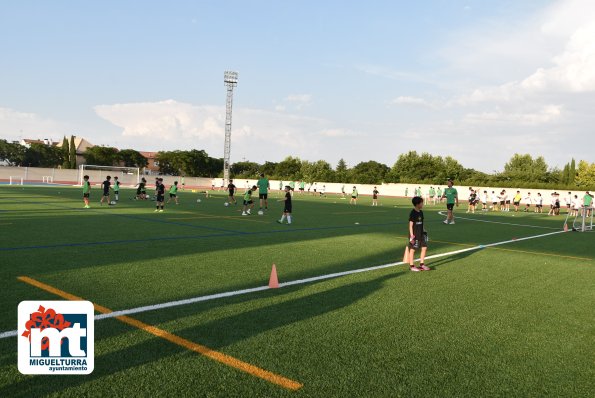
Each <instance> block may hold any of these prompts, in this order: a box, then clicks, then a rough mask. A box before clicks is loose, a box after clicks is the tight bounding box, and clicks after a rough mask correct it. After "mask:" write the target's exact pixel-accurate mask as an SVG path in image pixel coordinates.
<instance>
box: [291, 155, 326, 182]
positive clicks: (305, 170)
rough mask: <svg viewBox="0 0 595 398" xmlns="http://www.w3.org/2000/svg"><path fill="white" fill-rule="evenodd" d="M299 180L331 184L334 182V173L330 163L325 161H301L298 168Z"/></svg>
mask: <svg viewBox="0 0 595 398" xmlns="http://www.w3.org/2000/svg"><path fill="white" fill-rule="evenodd" d="M299 175H300V178H299V179H302V180H305V181H308V182H315V181H323V182H332V181H334V180H335V172H334V171H333V168H332V167H331V165H330V163H329V162H327V161H325V160H318V161H316V162H308V161H307V160H303V161H302V164H301V168H300V173H299Z"/></svg>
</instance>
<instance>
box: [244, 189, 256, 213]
mask: <svg viewBox="0 0 595 398" xmlns="http://www.w3.org/2000/svg"><path fill="white" fill-rule="evenodd" d="M257 189H258V187H257V186H256V185H253V186H252V188H250V189H249V190H247V191H246V193H244V209H243V211H242V215H243V216H249V215H250V214H252V213H250V210H252V209H253V208H254V201H253V200H252V192H254V191H256V190H257Z"/></svg>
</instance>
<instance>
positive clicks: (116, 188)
mask: <svg viewBox="0 0 595 398" xmlns="http://www.w3.org/2000/svg"><path fill="white" fill-rule="evenodd" d="M114 199H115V200H116V202H117V201H118V200H120V181H118V176H115V177H114Z"/></svg>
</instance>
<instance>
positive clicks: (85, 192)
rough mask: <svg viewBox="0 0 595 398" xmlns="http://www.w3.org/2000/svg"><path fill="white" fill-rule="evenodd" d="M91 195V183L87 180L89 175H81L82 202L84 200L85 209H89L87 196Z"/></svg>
mask: <svg viewBox="0 0 595 398" xmlns="http://www.w3.org/2000/svg"><path fill="white" fill-rule="evenodd" d="M90 195H91V183H90V182H89V176H84V177H83V202H85V209H89V208H90V207H91V206H89V196H90Z"/></svg>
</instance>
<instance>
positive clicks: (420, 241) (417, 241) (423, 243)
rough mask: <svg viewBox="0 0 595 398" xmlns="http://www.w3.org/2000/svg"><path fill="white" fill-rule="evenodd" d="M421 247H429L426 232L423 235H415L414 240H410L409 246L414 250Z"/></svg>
mask: <svg viewBox="0 0 595 398" xmlns="http://www.w3.org/2000/svg"><path fill="white" fill-rule="evenodd" d="M420 247H428V235H427V234H424V235H423V236H421V237H417V236H416V237H415V238H414V240H413V242H412V241H409V248H410V249H413V250H417V249H419V248H420Z"/></svg>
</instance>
